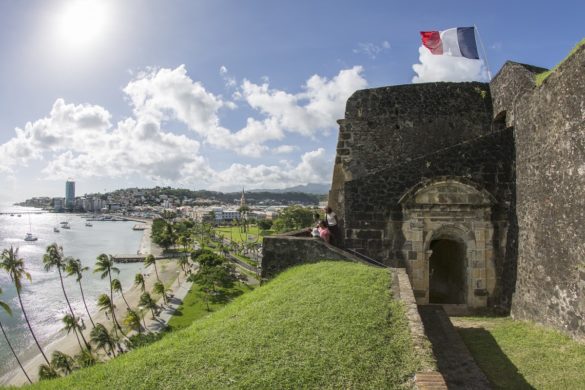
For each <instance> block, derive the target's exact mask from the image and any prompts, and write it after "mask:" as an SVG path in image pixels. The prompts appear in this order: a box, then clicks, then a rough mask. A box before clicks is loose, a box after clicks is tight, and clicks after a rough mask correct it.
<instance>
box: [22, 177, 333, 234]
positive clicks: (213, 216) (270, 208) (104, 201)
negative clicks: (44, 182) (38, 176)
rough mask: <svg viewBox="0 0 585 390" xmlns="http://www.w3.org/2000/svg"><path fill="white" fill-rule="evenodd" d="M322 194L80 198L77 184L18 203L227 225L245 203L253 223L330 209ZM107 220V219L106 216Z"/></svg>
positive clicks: (160, 191)
mask: <svg viewBox="0 0 585 390" xmlns="http://www.w3.org/2000/svg"><path fill="white" fill-rule="evenodd" d="M315 188H316V189H317V190H318V191H321V193H320V194H309V193H304V192H282V191H281V192H266V191H254V192H248V193H246V191H245V190H244V189H242V191H241V192H240V193H237V192H236V193H225V194H224V193H220V192H212V191H204V190H203V191H190V190H181V189H172V188H170V187H165V188H160V187H156V188H152V189H138V188H129V189H121V190H116V191H113V192H111V193H105V194H93V195H84V196H76V195H75V181H73V180H68V181H67V182H66V184H65V192H64V194H65V196H64V197H34V198H31V199H27V200H26V201H23V202H20V203H17V204H18V205H19V206H25V207H35V208H40V209H43V210H45V211H50V212H55V213H93V214H104V215H106V214H115V215H119V216H129V217H140V218H148V219H154V218H160V216H161V215H162V214H163V213H164V212H173V213H176V215H177V216H178V217H184V218H191V219H194V220H197V221H206V222H212V223H215V224H227V223H231V222H232V221H237V220H239V219H240V217H241V213H240V211H238V207H240V206H241V205H242V202H243V203H245V204H246V205H247V206H248V207H249V208H250V209H249V210H248V212H247V213H246V217H247V218H248V219H251V220H264V219H267V220H272V219H274V218H276V216H278V213H279V212H280V211H281V210H282V209H284V208H285V207H287V206H291V205H299V206H303V207H308V208H314V207H316V206H320V207H321V208H323V207H324V206H325V205H326V195H325V194H326V190H327V187H326V186H319V187H315ZM104 218H105V216H104Z"/></svg>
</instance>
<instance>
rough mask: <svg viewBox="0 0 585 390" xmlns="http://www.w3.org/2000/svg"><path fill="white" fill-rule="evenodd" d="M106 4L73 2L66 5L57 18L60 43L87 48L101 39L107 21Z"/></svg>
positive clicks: (99, 2)
mask: <svg viewBox="0 0 585 390" xmlns="http://www.w3.org/2000/svg"><path fill="white" fill-rule="evenodd" d="M107 11H108V10H107V8H106V2H104V1H99V0H72V1H68V2H66V3H65V6H64V8H63V10H62V11H61V12H60V14H59V17H58V18H57V32H58V38H59V41H60V42H61V43H63V44H66V45H68V46H75V47H80V46H86V45H90V44H91V43H93V42H95V41H96V40H98V39H99V37H100V35H101V34H102V33H103V32H104V30H105V28H106V25H107V21H108V17H107V16H108V15H107Z"/></svg>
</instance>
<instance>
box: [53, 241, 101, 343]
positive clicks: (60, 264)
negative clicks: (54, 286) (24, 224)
mask: <svg viewBox="0 0 585 390" xmlns="http://www.w3.org/2000/svg"><path fill="white" fill-rule="evenodd" d="M43 264H44V266H45V267H44V268H45V271H47V272H48V271H50V270H51V269H52V268H57V272H59V280H60V281H61V289H62V290H63V295H64V296H65V301H66V302H67V306H69V311H70V312H71V317H73V318H72V321H73V322H74V323H77V319H76V318H75V313H74V312H73V307H71V302H69V297H68V296H67V292H66V291H65V284H64V283H63V273H62V272H61V270H62V269H64V268H65V257H64V256H63V248H62V247H60V246H58V245H57V244H56V243H53V244H51V245H49V246H48V247H47V250H46V252H45V255H44V256H43ZM76 334H77V333H76ZM79 334H80V335H81V338H82V339H83V343H84V344H85V345H86V347H87V348H88V349H89V348H91V346H90V345H89V344H88V342H87V340H86V339H85V337H84V336H83V332H79ZM80 345H81V344H80ZM81 349H83V347H81Z"/></svg>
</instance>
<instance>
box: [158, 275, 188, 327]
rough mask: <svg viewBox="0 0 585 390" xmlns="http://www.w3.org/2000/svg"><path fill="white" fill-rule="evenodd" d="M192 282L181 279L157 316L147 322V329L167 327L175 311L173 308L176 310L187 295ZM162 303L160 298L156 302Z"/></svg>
mask: <svg viewBox="0 0 585 390" xmlns="http://www.w3.org/2000/svg"><path fill="white" fill-rule="evenodd" d="M175 283H177V282H176V281H175ZM192 284H193V283H191V282H187V281H183V282H182V283H181V286H180V287H178V288H177V289H176V290H175V294H174V296H173V297H172V298H170V299H169V302H168V304H167V305H166V306H164V308H163V309H162V311H161V313H160V315H159V316H157V317H156V319H155V320H154V321H151V322H150V323H149V324H148V330H149V331H151V332H160V331H161V330H163V329H164V328H166V327H167V324H168V323H169V320H170V319H171V317H172V316H173V314H174V313H175V310H177V309H178V308H179V306H180V305H181V304H182V303H183V299H185V296H187V293H188V292H189V289H190V288H191V285H192ZM162 303H163V302H162V298H161V300H160V301H159V302H158V305H162Z"/></svg>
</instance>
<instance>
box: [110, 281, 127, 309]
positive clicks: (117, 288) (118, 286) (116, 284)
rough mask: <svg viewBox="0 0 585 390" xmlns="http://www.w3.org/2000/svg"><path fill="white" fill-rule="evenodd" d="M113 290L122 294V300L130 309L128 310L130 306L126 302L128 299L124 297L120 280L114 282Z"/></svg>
mask: <svg viewBox="0 0 585 390" xmlns="http://www.w3.org/2000/svg"><path fill="white" fill-rule="evenodd" d="M112 289H113V290H114V291H115V292H119V293H120V294H122V299H123V300H124V302H125V303H126V306H127V307H128V309H130V305H129V304H128V301H127V300H126V297H125V296H124V291H123V290H122V283H120V280H118V279H113V280H112Z"/></svg>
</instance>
